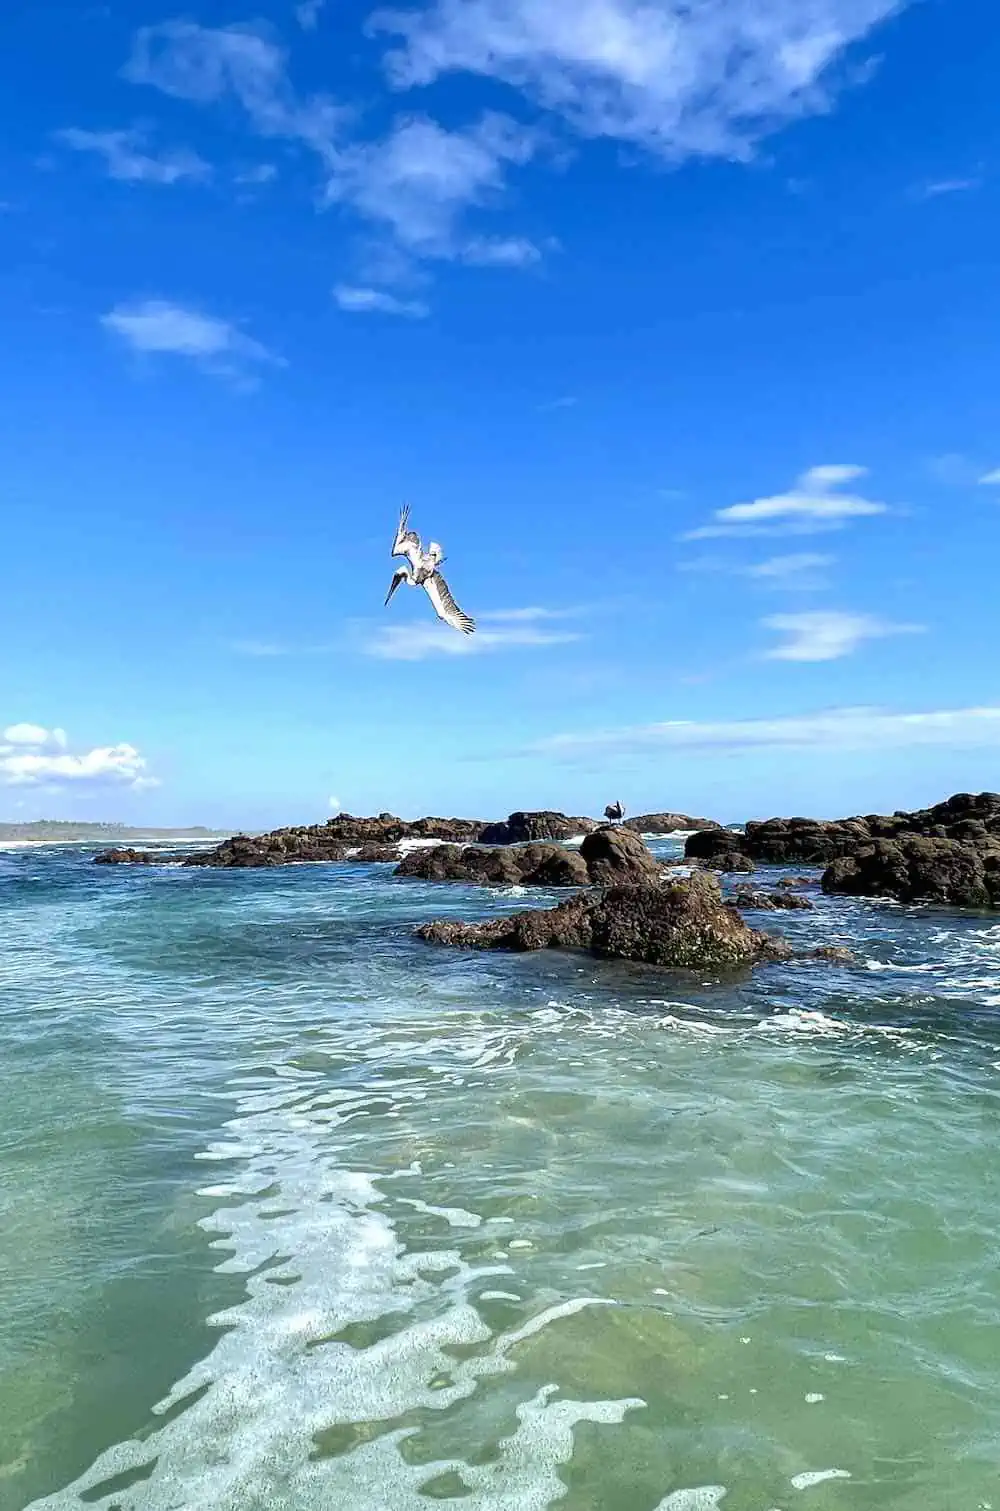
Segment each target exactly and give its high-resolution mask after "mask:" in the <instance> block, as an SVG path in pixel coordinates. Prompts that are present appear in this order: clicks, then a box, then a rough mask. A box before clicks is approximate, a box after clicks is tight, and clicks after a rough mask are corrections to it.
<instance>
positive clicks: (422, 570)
mask: <svg viewBox="0 0 1000 1511" xmlns="http://www.w3.org/2000/svg"><path fill="white" fill-rule="evenodd" d="M409 517H410V506H409V504H407V505H405V506H404V508H403V510H402V512H401V514H400V516H399V524H398V526H397V528H396V538H395V540H394V541H393V543H392V551H391V552H390V555H392V556H405V557H406V560H407V565H406V566H405V567H400V568H399V569H398V570H397V571H396V572H394V573H393V577H392V582H391V583H390V584H389V591H388V593H387V594H386V597H385V601H386V603H388V602H389V599H390V598H391V597H392V595H393V593H395V591H396V589H397V588H398V587H399V585H400V583H401V582H405V583H406V585H407V587H408V588H423V590H424V592H425V593H426V594H427V596H428V598H429V599H430V601H431V606H432V607H433V609H434V612H435V614H436V615H437V616H438V618H439V619H441V620H443V621H444V623H445V624H450V625H451V627H452V629H453V630H461V632H462V634H463V635H471V634H472V632H473V630H474V629H475V628H476V622H475V620H474V619H470V618H469V616H468V614H465V613H463V612H462V610H461V609H460V608H459V606H458V604H457V603H456V602H455V600H454V598H452V596H451V589H450V588H449V586H448V584H447V583H446V582H445V580H444V578H443V577H442V576H441V573H440V572H439V571H438V567H439V566H440V564H441V562H443V561H444V552H443V551H442V549H441V547H440V546H439V545H438V543H437V541H436V540H432V541H431V543H430V545H429V546H428V547H427V550H426V551H425V550H424V548H423V546H422V545H421V543H420V536H419V535H418V534H417V533H416V531H415V530H408V529H407V527H406V525H407V520H408V519H409Z"/></svg>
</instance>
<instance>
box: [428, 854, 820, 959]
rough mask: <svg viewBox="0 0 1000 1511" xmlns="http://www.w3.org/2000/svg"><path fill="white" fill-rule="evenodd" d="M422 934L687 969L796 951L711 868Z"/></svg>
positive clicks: (462, 943) (441, 925)
mask: <svg viewBox="0 0 1000 1511" xmlns="http://www.w3.org/2000/svg"><path fill="white" fill-rule="evenodd" d="M417 934H418V937H419V938H421V939H424V940H426V941H427V942H428V943H431V944H443V945H451V946H453V947H457V948H461V949H475V950H518V951H525V950H541V949H573V950H588V951H589V952H590V953H591V954H593V955H597V956H599V957H600V958H602V959H606V960H634V961H641V962H643V963H645V964H647V965H658V966H670V967H675V968H680V969H699V970H704V969H731V968H736V967H740V966H749V965H753V964H755V963H757V962H760V961H774V960H787V959H789V958H790V956H791V948H790V946H789V945H788V944H787V943H786V941H785V940H783V939H775V938H773V937H772V936H770V935H768V934H762V933H759V932H758V931H757V930H755V929H751V928H750V927H749V926H748V925H747V924H746V923H745V922H744V920H743V919H742V918H741V917H740V915H739V913H738V912H737V910H736V909H735V908H733V907H729V906H728V905H727V904H726V903H724V902H723V900H722V893H721V891H720V889H719V884H718V882H717V881H716V880H715V879H714V878H713V877H711V876H708V875H706V874H704V873H696V874H695V875H693V876H691V877H690V878H688V879H686V880H677V881H674V882H671V883H668V884H666V885H655V886H654V885H645V886H631V887H629V886H626V887H611V888H609V889H608V890H607V891H602V892H597V893H590V894H581V895H579V896H577V897H573V898H571V899H570V900H569V901H568V902H564V903H560V904H559V906H558V907H555V908H550V909H545V910H532V911H529V912H525V913H518V914H515V915H514V916H513V917H510V918H501V919H490V920H488V921H487V922H485V923H473V924H462V923H455V922H454V921H452V920H441V921H438V922H436V923H429V924H425V925H424V926H423V927H422V928H420V929H418V930H417Z"/></svg>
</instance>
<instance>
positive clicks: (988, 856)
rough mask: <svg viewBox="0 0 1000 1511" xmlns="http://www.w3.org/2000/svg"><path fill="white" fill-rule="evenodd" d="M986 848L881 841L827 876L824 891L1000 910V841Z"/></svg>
mask: <svg viewBox="0 0 1000 1511" xmlns="http://www.w3.org/2000/svg"><path fill="white" fill-rule="evenodd" d="M983 838H984V840H985V843H982V844H979V843H969V842H968V841H962V840H959V839H939V838H929V837H924V836H920V835H907V836H905V837H903V838H902V839H878V840H875V841H873V842H872V843H871V844H868V845H865V846H864V847H863V848H862V849H860V850H858V851H857V852H856V853H855V854H854V855H849V856H843V857H841V858H840V859H839V860H836V861H834V862H833V863H832V865H830V866H829V867H828V868H827V870H826V871H825V872H824V874H823V882H822V886H823V890H824V892H831V893H844V894H849V895H851V896H855V897H893V898H896V899H897V900H898V901H900V902H936V903H951V904H953V905H955V906H958V907H970V908H996V907H1000V839H995V838H993V837H992V836H984V837H983Z"/></svg>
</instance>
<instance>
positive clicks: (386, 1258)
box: [0, 844, 1000, 1511]
mask: <svg viewBox="0 0 1000 1511" xmlns="http://www.w3.org/2000/svg"><path fill="white" fill-rule="evenodd" d="M658 848H660V849H662V850H664V851H669V849H670V848H671V847H670V846H669V844H667V845H661V846H659V847H658ZM522 901H523V899H521V898H516V899H513V901H512V899H511V897H510V896H506V897H505V896H503V895H502V894H500V893H490V892H481V891H478V890H475V889H471V888H469V889H467V888H463V887H448V888H440V887H439V888H434V887H432V886H427V885H423V884H419V883H412V882H397V881H395V880H393V879H392V878H391V877H390V875H389V874H388V872H387V870H386V869H385V868H374V867H372V868H369V867H357V866H340V867H331V868H328V869H327V868H318V867H317V868H313V867H307V868H300V869H285V870H279V871H263V872H244V873H238V872H236V873H226V872H185V871H183V870H175V869H170V868H162V869H155V870H152V871H134V870H127V869H102V868H97V867H94V866H92V865H91V864H90V862H89V857H87V856H84V855H80V854H76V853H74V852H72V851H66V850H57V849H53V850H31V851H18V852H8V853H5V854H2V855H0V928H2V930H3V940H2V950H0V973H2V986H0V1044H2V1066H3V1091H4V1095H3V1100H2V1103H0V1151H2V1168H3V1181H2V1186H0V1316H2V1319H3V1321H2V1327H0V1511H20V1508H22V1507H25V1506H29V1505H30V1506H46V1507H53V1508H74V1511H80V1508H83V1507H98V1508H105V1511H112V1508H118V1511H140V1508H148V1511H166V1508H168V1507H169V1508H180V1507H184V1508H188V1507H190V1508H195V1507H197V1508H205V1511H208V1508H212V1511H222V1508H232V1511H237V1508H239V1511H256V1508H265V1507H266V1508H269V1511H278V1508H280V1511H284V1508H288V1511H291V1508H296V1511H311V1508H320V1507H322V1508H337V1511H341V1508H343V1511H362V1508H364V1511H383V1508H391V1511H396V1508H399V1511H417V1508H420V1511H430V1508H432V1507H433V1506H434V1505H435V1504H436V1503H438V1502H449V1501H453V1502H454V1503H455V1504H456V1506H460V1507H462V1508H463V1511H542V1508H546V1507H549V1506H556V1505H557V1506H559V1507H561V1508H564V1511H711V1508H715V1507H718V1506H721V1507H722V1511H789V1508H792V1507H802V1508H803V1511H833V1508H845V1511H846V1508H850V1511H888V1508H898V1511H983V1508H986V1507H988V1506H991V1505H992V1506H995V1507H996V1508H998V1511H1000V1273H998V1258H1000V1239H998V1236H997V1234H998V1222H1000V1200H998V1198H1000V1176H998V1168H1000V1160H998V1154H997V1142H998V1140H997V1134H998V1123H1000V924H998V923H995V922H992V921H991V920H990V919H989V918H988V917H976V916H973V915H966V916H962V915H957V914H944V913H931V912H926V911H925V912H915V911H907V910H903V909H900V908H895V907H892V906H887V905H870V904H866V903H863V902H855V901H842V900H838V901H837V902H836V903H829V904H827V903H823V904H821V907H820V911H819V912H817V913H815V914H803V915H788V917H782V918H780V919H779V921H778V922H777V923H775V924H773V925H771V926H772V927H775V928H780V929H782V930H784V931H786V932H788V933H789V934H791V935H794V936H795V937H796V939H797V940H799V941H801V942H802V943H810V944H815V943H820V942H831V941H836V942H845V943H849V944H852V945H853V946H854V948H855V949H856V950H857V952H858V955H859V957H860V962H861V963H860V964H859V965H858V966H857V967H854V968H845V967H839V966H838V967H831V966H819V965H816V964H807V963H799V964H796V965H793V966H788V967H772V968H767V969H765V970H761V971H758V972H757V973H756V974H755V975H753V976H752V977H739V978H736V979H732V980H728V981H719V980H712V979H707V978H706V979H704V980H702V979H700V978H697V977H694V978H692V977H684V976H678V975H670V974H662V973H655V972H650V971H646V970H642V969H635V968H627V967H620V966H614V965H604V964H599V963H595V962H592V961H590V960H586V959H582V958H575V957H568V956H567V957H563V956H558V955H545V956H531V957H518V958H510V957H504V956H490V955H485V956H464V955H460V954H453V953H450V952H447V951H435V950H431V949H428V948H427V947H425V946H422V945H420V944H419V943H417V942H416V941H415V940H413V939H412V938H411V935H410V930H411V928H412V926H413V925H414V924H415V923H416V922H418V921H421V920H423V919H426V918H428V917H433V916H441V915H443V914H452V915H454V916H467V917H476V916H481V915H482V914H484V913H485V912H488V911H490V910H493V911H500V910H504V909H506V910H509V909H510V907H511V906H512V905H520V903H521V902H522Z"/></svg>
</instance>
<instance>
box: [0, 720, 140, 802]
mask: <svg viewBox="0 0 1000 1511" xmlns="http://www.w3.org/2000/svg"><path fill="white" fill-rule="evenodd" d="M0 786H4V787H41V786H46V787H63V786H72V787H82V786H90V787H105V786H111V787H131V788H132V789H134V790H142V789H143V788H145V787H153V786H156V782H155V781H154V779H153V778H152V777H149V776H147V775H146V762H145V760H144V759H143V757H142V756H141V755H140V754H139V752H138V750H136V748H135V746H134V745H125V744H121V745H100V746H97V747H95V748H94V749H92V750H84V751H73V750H71V749H70V748H69V740H68V738H67V735H66V731H65V730H63V729H43V728H42V727H41V726H40V725H38V724H11V725H9V726H8V727H7V728H6V729H5V730H4V731H3V732H2V734H0Z"/></svg>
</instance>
